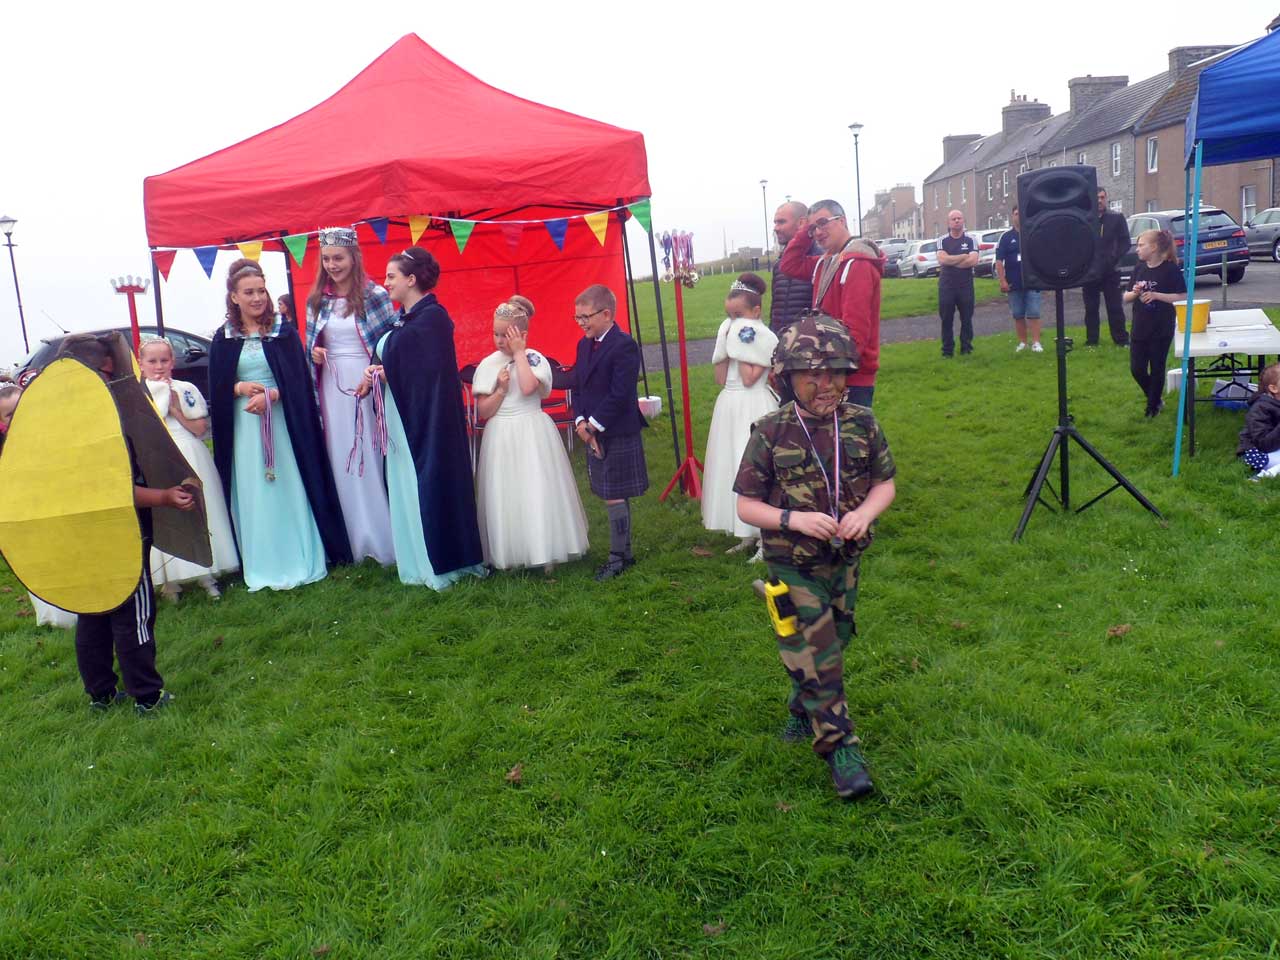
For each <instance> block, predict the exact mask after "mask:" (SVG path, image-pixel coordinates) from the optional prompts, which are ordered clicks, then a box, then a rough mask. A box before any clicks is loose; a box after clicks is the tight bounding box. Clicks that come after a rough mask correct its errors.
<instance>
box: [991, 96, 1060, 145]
mask: <svg viewBox="0 0 1280 960" xmlns="http://www.w3.org/2000/svg"><path fill="white" fill-rule="evenodd" d="M1052 115H1053V111H1052V110H1050V109H1049V105H1048V104H1047V103H1041V102H1040V101H1039V100H1032V101H1030V102H1028V101H1027V97H1026V94H1023V95H1022V96H1021V97H1020V96H1018V95H1017V94H1016V93H1014V92H1013V91H1012V90H1010V91H1009V103H1008V105H1007V106H1006V107H1005V108H1004V109H1003V110H1001V111H1000V117H1001V120H1002V121H1003V123H1002V125H1001V127H1002V129H1003V130H1004V133H1005V136H1008V135H1009V134H1011V133H1013V132H1014V131H1015V130H1020V129H1022V128H1023V127H1025V126H1026V125H1027V124H1029V123H1039V122H1040V121H1041V120H1048V119H1049V117H1051V116H1052Z"/></svg>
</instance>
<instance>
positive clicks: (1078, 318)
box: [641, 259, 1280, 371]
mask: <svg viewBox="0 0 1280 960" xmlns="http://www.w3.org/2000/svg"><path fill="white" fill-rule="evenodd" d="M919 282H920V283H935V282H936V281H932V280H921V281H919ZM1222 287H1223V285H1222V283H1221V282H1220V281H1219V280H1218V278H1217V277H1206V278H1203V279H1201V280H1197V281H1196V296H1197V297H1200V298H1201V299H1209V300H1212V301H1213V306H1214V308H1215V309H1217V308H1220V307H1221V305H1222ZM1226 293H1227V306H1228V307H1229V308H1234V309H1244V308H1247V307H1274V306H1276V305H1280V263H1275V262H1273V261H1272V260H1270V259H1267V260H1258V259H1255V260H1254V261H1253V262H1252V263H1251V264H1250V265H1249V269H1248V270H1246V271H1245V275H1244V279H1243V280H1241V281H1240V282H1239V283H1232V284H1228V285H1227V288H1226ZM1063 306H1064V307H1065V308H1066V321H1067V325H1068V326H1083V324H1084V305H1083V303H1082V301H1081V299H1080V292H1079V291H1078V290H1067V291H1066V292H1065V295H1064V297H1063ZM1040 312H1041V316H1042V318H1043V319H1044V322H1045V326H1046V327H1048V328H1050V329H1051V328H1052V326H1053V324H1054V321H1055V320H1056V317H1055V316H1054V295H1053V294H1052V293H1045V294H1044V296H1043V297H1042V302H1041V308H1040ZM1125 313H1126V317H1127V315H1128V310H1127V309H1126V311H1125ZM649 315H650V316H652V312H650V314H649ZM1127 325H1128V324H1127V321H1126V326H1127ZM655 326H656V325H654V324H653V323H652V322H651V323H650V324H649V326H648V327H646V328H645V329H643V330H642V331H641V333H642V334H645V335H646V336H645V346H644V363H645V368H646V369H647V370H649V371H654V370H659V371H660V370H661V369H662V352H661V349H660V347H659V346H658V345H657V344H656V343H651V342H649V338H648V335H652V334H656V332H657V331H656V329H652V328H653V327H655ZM956 326H957V327H958V326H959V322H958V321H957V323H956ZM1101 326H1102V339H1103V342H1104V343H1105V342H1107V340H1108V334H1107V316H1106V308H1105V306H1104V307H1103V308H1102V321H1101ZM973 331H974V333H975V334H976V335H978V336H983V335H984V334H991V333H1004V332H1008V333H1010V334H1011V335H1012V332H1013V321H1012V319H1010V316H1009V304H1008V301H1007V300H1005V298H1004V297H1001V298H999V299H998V300H992V301H991V302H989V303H985V304H983V305H982V306H980V307H978V308H977V309H976V310H975V311H974V313H973ZM958 332H959V331H958V330H957V333H958ZM939 336H940V334H939V322H938V318H937V317H936V316H934V315H933V314H929V315H928V316H923V317H902V318H900V319H897V320H885V321H883V322H882V323H881V324H880V342H881V343H901V342H904V341H909V340H937V339H938V338H939ZM714 348H715V341H714V340H691V341H689V345H688V350H689V363H690V365H694V366H696V365H698V364H702V363H710V362H711V352H712V350H713V349H714ZM669 356H670V362H671V364H672V366H673V367H675V366H676V365H678V363H679V355H678V353H677V351H676V348H675V343H674V341H673V342H672V343H671V345H670V347H669Z"/></svg>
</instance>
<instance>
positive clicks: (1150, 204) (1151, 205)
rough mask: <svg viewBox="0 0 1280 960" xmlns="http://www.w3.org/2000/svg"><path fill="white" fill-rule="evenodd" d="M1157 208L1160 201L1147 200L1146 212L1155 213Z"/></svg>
mask: <svg viewBox="0 0 1280 960" xmlns="http://www.w3.org/2000/svg"><path fill="white" fill-rule="evenodd" d="M1159 209H1160V201H1158V200H1148V201H1147V213H1155V212H1156V211H1157V210H1159Z"/></svg>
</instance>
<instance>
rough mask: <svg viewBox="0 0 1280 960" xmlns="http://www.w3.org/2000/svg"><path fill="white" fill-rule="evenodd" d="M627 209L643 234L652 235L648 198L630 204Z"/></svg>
mask: <svg viewBox="0 0 1280 960" xmlns="http://www.w3.org/2000/svg"><path fill="white" fill-rule="evenodd" d="M628 209H629V210H630V211H631V215H632V216H633V217H635V218H636V223H638V224H640V226H642V227H644V232H645V233H653V223H652V221H651V220H650V213H651V211H650V208H649V198H648V197H645V198H644V199H643V200H637V201H636V202H635V203H633V204H631V205H630V206H629V207H628ZM601 242H603V241H601Z"/></svg>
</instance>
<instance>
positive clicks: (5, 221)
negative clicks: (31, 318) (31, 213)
mask: <svg viewBox="0 0 1280 960" xmlns="http://www.w3.org/2000/svg"><path fill="white" fill-rule="evenodd" d="M17 223H18V221H17V220H15V219H13V217H10V216H4V217H0V230H3V231H4V243H5V246H6V247H8V248H9V268H10V269H11V270H12V271H13V292H14V293H15V294H17V296H18V323H19V324H21V326H22V353H23V356H26V355H27V354H28V353H30V352H31V344H29V343H27V318H26V316H25V315H24V314H23V312H22V290H21V288H20V287H19V286H18V264H17V263H16V262H15V261H14V259H13V228H14V227H15V226H17Z"/></svg>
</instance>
